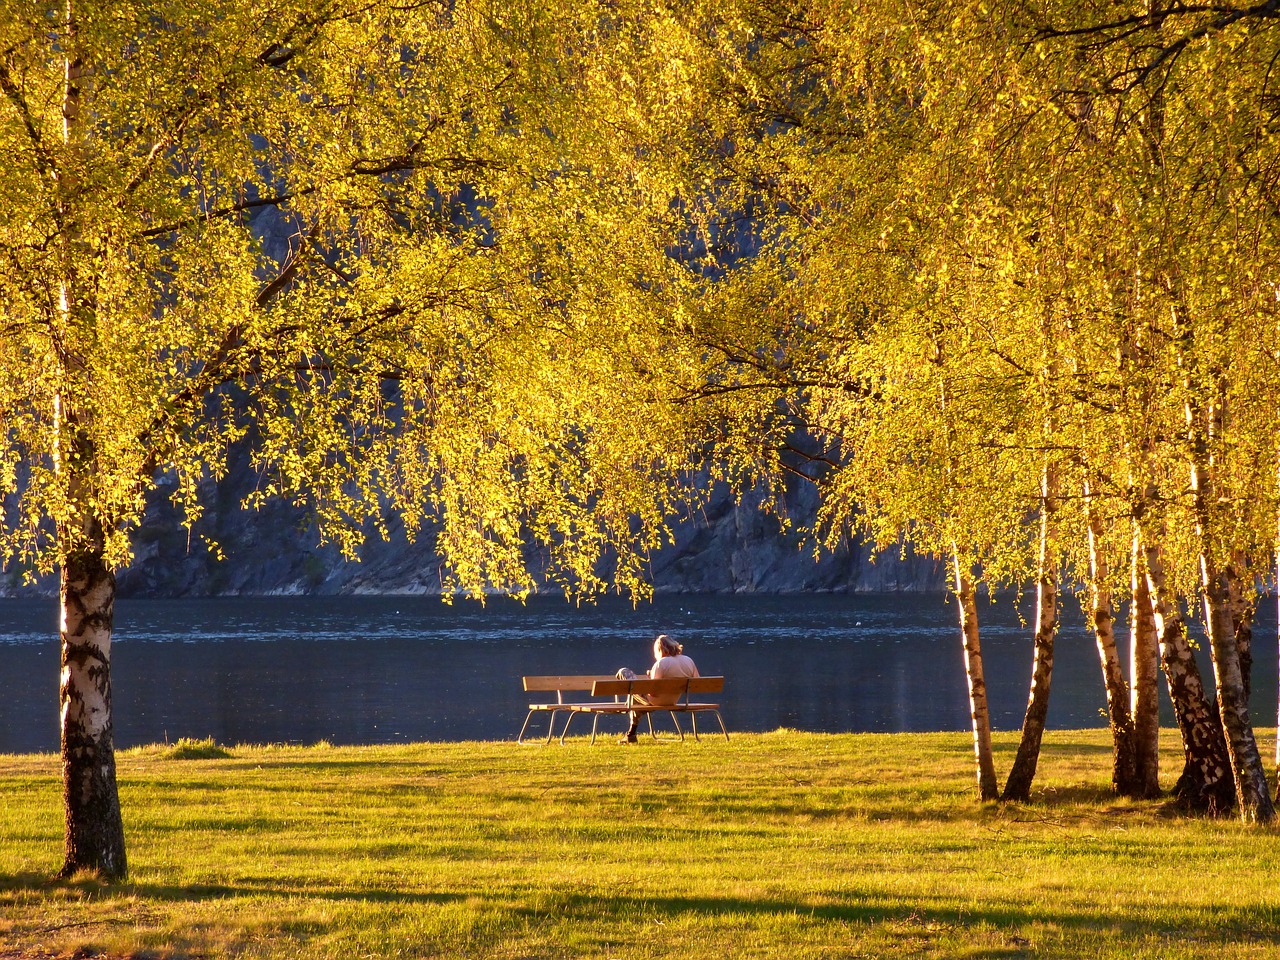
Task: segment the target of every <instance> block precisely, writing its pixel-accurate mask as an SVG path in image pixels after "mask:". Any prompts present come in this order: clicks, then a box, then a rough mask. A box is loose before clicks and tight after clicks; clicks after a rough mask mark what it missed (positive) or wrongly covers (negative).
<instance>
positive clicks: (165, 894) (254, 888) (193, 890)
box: [0, 871, 472, 906]
mask: <svg viewBox="0 0 1280 960" xmlns="http://www.w3.org/2000/svg"><path fill="white" fill-rule="evenodd" d="M59 890H61V891H73V890H74V891H78V892H80V893H81V894H83V895H85V896H94V897H100V896H102V895H103V894H107V895H113V896H120V897H138V898H139V899H142V900H154V901H165V902H172V903H194V902H198V901H201V900H234V899H237V898H239V897H259V898H260V897H263V896H278V897H288V898H301V899H304V900H324V901H331V902H363V903H390V904H394V903H403V904H420V905H432V906H443V905H444V904H448V903H454V902H457V901H459V900H464V899H466V898H467V897H469V896H472V894H469V893H456V892H454V893H442V892H438V893H422V892H406V891H404V890H395V889H390V888H366V889H360V890H344V889H333V888H323V887H321V888H316V887H311V886H308V885H306V884H304V883H299V884H297V885H289V884H286V883H281V882H280V878H278V877H271V878H262V879H260V880H259V879H256V878H252V877H248V878H241V879H240V880H238V881H237V882H235V883H134V882H132V881H129V880H125V881H122V882H112V881H107V880H101V879H99V878H97V877H95V876H93V875H92V874H83V875H77V876H75V877H71V878H59V877H56V876H53V875H51V874H46V873H36V872H34V871H24V872H22V873H15V874H8V875H0V899H2V898H3V895H4V894H8V893H29V892H33V891H34V892H45V893H50V892H54V891H59Z"/></svg>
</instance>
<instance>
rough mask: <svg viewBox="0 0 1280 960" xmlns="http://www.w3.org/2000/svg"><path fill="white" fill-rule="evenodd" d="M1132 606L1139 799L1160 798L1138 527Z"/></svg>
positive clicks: (1150, 626) (1154, 637)
mask: <svg viewBox="0 0 1280 960" xmlns="http://www.w3.org/2000/svg"><path fill="white" fill-rule="evenodd" d="M1130 574H1131V577H1132V583H1131V587H1132V591H1133V606H1132V608H1131V610H1130V624H1129V676H1130V677H1131V678H1132V680H1133V684H1132V687H1131V696H1132V700H1131V705H1130V708H1129V709H1130V714H1131V715H1132V717H1133V745H1134V765H1135V766H1136V768H1137V777H1138V781H1139V791H1140V792H1139V796H1142V797H1145V798H1147V799H1151V798H1154V797H1158V796H1159V795H1160V643H1159V640H1158V632H1157V629H1156V620H1155V612H1154V610H1153V609H1152V602H1151V590H1150V589H1149V587H1148V584H1147V569H1146V558H1145V557H1144V555H1143V549H1142V537H1141V535H1140V534H1139V533H1138V530H1137V526H1136V525H1135V527H1134V533H1133V563H1132V568H1131V571H1130Z"/></svg>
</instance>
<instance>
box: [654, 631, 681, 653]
mask: <svg viewBox="0 0 1280 960" xmlns="http://www.w3.org/2000/svg"><path fill="white" fill-rule="evenodd" d="M656 642H657V644H658V647H659V648H660V649H661V650H662V653H663V656H667V657H674V656H678V655H679V654H681V653H683V652H684V644H681V643H676V642H675V641H674V640H672V639H671V638H670V637H668V636H667V635H666V634H665V633H660V634H658V637H657V641H656Z"/></svg>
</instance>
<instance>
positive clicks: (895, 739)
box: [0, 730, 1280, 960]
mask: <svg viewBox="0 0 1280 960" xmlns="http://www.w3.org/2000/svg"><path fill="white" fill-rule="evenodd" d="M1272 743H1273V741H1272V740H1271V739H1270V737H1266V738H1264V742H1263V743H1262V748H1263V751H1264V756H1266V755H1268V753H1269V751H1271V750H1272V749H1273V747H1272ZM1014 746H1015V735H1012V734H1006V735H1003V736H999V737H998V738H997V747H998V749H999V754H998V762H999V764H1000V769H1001V770H1002V771H1003V770H1007V769H1008V766H1009V763H1010V762H1011V760H1012V753H1013V749H1014ZM1164 746H1165V748H1166V753H1165V756H1164V758H1163V770H1164V772H1165V781H1166V783H1168V782H1171V780H1172V778H1173V776H1174V774H1175V772H1176V771H1177V770H1178V768H1179V760H1178V757H1179V751H1178V748H1177V741H1176V734H1175V732H1174V731H1166V734H1165V740H1164ZM203 752H204V753H208V752H213V753H219V752H221V753H224V754H225V755H224V756H213V757H201V756H199V754H201V753H202V751H199V750H195V751H174V750H172V749H168V748H164V747H152V748H143V749H137V750H128V751H123V752H122V753H121V754H120V756H119V775H120V792H121V799H122V803H123V805H124V811H125V830H126V833H127V835H128V840H129V857H130V866H131V873H130V879H129V881H128V882H127V883H125V884H121V885H106V884H101V883H99V882H98V881H96V880H94V879H92V878H89V877H82V878H77V879H73V880H71V881H67V882H58V881H52V880H50V879H49V878H50V876H51V874H53V873H54V872H55V871H56V870H57V869H58V867H59V865H60V863H61V846H62V813H61V795H60V786H59V781H58V762H57V759H56V758H55V757H52V756H48V755H44V756H0V798H3V800H2V802H0V958H16V957H41V956H50V955H56V956H72V955H74V956H79V957H84V956H90V955H93V954H94V953H106V954H108V955H110V956H112V957H119V956H136V957H156V958H159V957H202V958H204V957H207V958H217V957H291V958H292V957H307V958H328V957H333V958H339V957H341V958H361V957H497V958H509V960H517V958H600V960H607V958H619V960H637V958H645V957H681V958H708V960H710V958H715V960H722V958H730V957H733V958H737V957H785V958H797V960H803V958H817V957H829V958H837V957H842V958H843V957H1088V958H1091V960H1096V958H1107V957H1125V958H1129V957H1215V958H1216V957H1222V958H1234V957H1277V958H1280V834H1277V832H1276V831H1274V830H1270V829H1258V828H1246V827H1243V826H1241V825H1240V824H1239V823H1237V822H1235V821H1233V820H1219V821H1213V820H1202V819H1185V818H1182V817H1179V816H1177V815H1176V814H1174V813H1173V812H1172V811H1171V810H1170V809H1168V807H1167V805H1166V804H1164V803H1161V802H1143V803H1133V802H1128V801H1122V800H1117V799H1115V798H1113V797H1111V796H1110V795H1109V793H1108V791H1107V789H1106V785H1107V778H1108V763H1109V760H1110V750H1109V745H1108V735H1107V733H1106V732H1105V731H1101V730H1096V731H1095V730H1088V731H1075V732H1053V733H1050V734H1049V735H1047V736H1046V739H1045V748H1044V752H1043V754H1042V757H1041V762H1040V773H1039V775H1038V777H1037V781H1036V786H1037V789H1036V791H1035V796H1036V802H1034V803H1032V804H1030V805H1027V806H1007V807H1001V806H996V805H987V806H983V805H980V804H978V803H977V802H975V800H974V799H973V796H974V792H973V787H972V782H973V774H972V760H971V752H970V744H969V738H968V737H967V736H966V735H964V734H956V733H946V734H903V735H883V734H871V735H826V734H803V733H795V732H787V731H779V732H777V733H772V734H757V735H748V734H738V735H735V736H734V738H733V740H732V742H730V743H725V742H724V740H723V739H720V740H716V739H714V738H711V737H708V738H706V739H704V740H703V741H702V742H701V743H693V742H688V743H684V744H670V743H662V744H656V743H652V742H644V741H643V740H642V742H641V743H640V744H639V745H638V746H634V747H627V746H620V745H618V744H616V743H613V742H612V741H609V742H606V743H604V744H597V745H596V746H594V747H591V746H588V745H587V743H586V742H585V740H577V741H570V743H569V745H568V746H565V747H561V746H559V745H558V744H553V745H552V746H550V747H546V746H542V745H540V744H539V745H525V746H519V745H516V744H514V743H509V742H508V743H447V744H417V745H411V746H395V747H330V746H326V745H323V744H322V745H319V746H316V747H307V748H302V747H296V748H295V747H235V748H229V749H227V750H225V751H203ZM191 753H194V754H197V756H195V757H191V756H189V755H185V754H191Z"/></svg>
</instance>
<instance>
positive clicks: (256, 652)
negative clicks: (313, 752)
mask: <svg viewBox="0 0 1280 960" xmlns="http://www.w3.org/2000/svg"><path fill="white" fill-rule="evenodd" d="M1065 606H1066V610H1065V613H1064V617H1063V624H1062V631H1061V635H1060V639H1059V641H1058V650H1057V656H1056V663H1055V673H1054V684H1053V698H1052V705H1051V709H1050V712H1049V724H1050V726H1052V727H1057V728H1074V727H1092V726H1103V725H1105V719H1104V716H1103V709H1104V707H1105V695H1104V691H1103V686H1102V680H1101V674H1100V670H1099V667H1098V657H1097V652H1096V648H1095V646H1094V644H1093V641H1092V638H1091V637H1090V636H1089V635H1088V633H1087V632H1086V630H1085V628H1084V621H1083V618H1082V616H1081V615H1080V611H1079V606H1078V604H1076V603H1075V601H1074V600H1071V599H1068V600H1067V603H1066V605H1065ZM1030 613H1031V605H1030V603H1029V602H1028V603H1025V604H1024V606H1023V609H1022V615H1023V616H1024V617H1027V616H1029V615H1030ZM980 617H981V620H982V642H983V651H984V655H985V659H986V668H987V682H988V692H989V697H990V703H991V711H992V720H993V723H994V724H995V726H996V728H997V729H1016V728H1017V727H1018V726H1019V725H1020V724H1021V722H1022V713H1023V710H1024V709H1025V706H1026V699H1027V684H1028V680H1029V677H1030V670H1031V639H1030V637H1031V630H1030V628H1029V627H1028V626H1027V625H1025V624H1023V623H1021V622H1019V614H1018V610H1017V609H1015V607H1014V606H1013V604H1012V601H1010V600H1002V601H998V602H996V603H995V604H988V603H985V602H983V603H982V604H981V607H980ZM56 624H57V611H56V608H55V605H54V604H53V603H52V602H50V601H18V600H3V601H0V752H28V751H38V750H55V749H56V748H57V744H58V711H57V691H58V642H57V634H56ZM1275 630H1276V618H1275V605H1274V602H1266V603H1264V604H1263V605H1262V608H1261V611H1260V614H1259V617H1258V623H1257V626H1256V631H1255V636H1256V638H1257V639H1256V641H1255V647H1256V649H1257V658H1258V663H1257V666H1256V669H1255V681H1254V686H1255V689H1256V691H1257V692H1256V693H1255V697H1254V719H1255V722H1257V723H1258V724H1260V725H1264V726H1271V725H1273V724H1274V723H1275V709H1276V693H1275V687H1276V679H1275V678H1276V641H1275V637H1276V632H1275ZM659 632H666V633H670V634H672V635H673V636H675V637H676V638H677V639H679V640H680V641H681V642H683V643H684V644H685V648H686V649H685V652H686V653H688V654H689V655H690V656H692V657H693V658H694V660H695V661H697V663H698V666H699V668H700V669H701V671H702V673H703V674H706V675H713V674H723V675H724V676H725V677H726V678H727V679H726V682H725V690H724V694H723V696H722V697H721V698H720V699H721V702H722V703H723V705H724V706H723V711H722V712H723V714H724V718H725V722H726V723H727V724H728V725H729V728H730V730H731V731H732V730H735V729H736V730H772V729H776V728H777V727H780V726H787V727H796V728H799V729H804V730H819V731H905V730H965V729H968V723H969V721H968V699H967V693H966V687H965V678H964V671H963V661H962V656H961V647H960V640H959V631H958V628H957V626H956V616H955V605H954V602H952V601H949V600H947V599H946V598H944V597H943V596H941V595H901V594H895V595H853V596H802V595H792V596H781V597H777V596H774V597H767V596H668V597H659V598H658V599H657V600H656V601H655V602H653V603H651V604H642V605H641V606H640V607H639V608H637V609H633V608H632V607H631V605H630V604H628V603H625V602H618V601H608V602H603V603H600V604H597V605H585V606H582V607H574V606H571V605H569V604H566V603H564V602H563V601H560V600H553V599H546V598H542V599H534V600H531V601H530V602H529V603H528V604H527V605H521V604H519V603H516V602H513V601H508V600H500V599H499V600H490V601H489V603H488V604H487V605H485V606H483V607H482V606H480V605H478V604H476V603H472V602H458V603H456V604H454V605H452V606H449V605H446V604H444V603H442V602H441V601H440V600H439V599H438V598H434V597H433V598H417V597H415V598H409V597H339V598H294V597H290V598H255V599H245V598H232V599H217V600H152V601H122V602H121V603H119V605H118V606H117V611H116V637H115V643H114V645H113V648H112V677H113V681H114V692H115V723H116V743H117V745H118V746H131V745H135V744H142V743H154V742H160V741H164V740H169V741H173V740H176V739H178V738H179V737H195V738H203V737H213V738H214V739H216V740H217V741H218V742H220V743H227V744H235V743H312V742H315V741H317V740H321V739H325V740H329V741H330V742H332V743H336V744H348V743H391V742H399V741H421V740H463V739H494V740H501V739H514V737H515V736H516V734H517V733H518V732H519V729H520V724H521V723H522V722H523V720H524V715H525V707H524V704H525V703H526V702H527V700H526V695H525V694H524V693H523V692H522V690H521V687H520V677H521V676H522V675H524V674H534V673H613V672H614V671H615V670H617V668H618V667H621V666H630V667H632V668H634V669H636V670H643V669H645V668H647V667H648V666H649V663H650V662H651V661H650V656H651V655H650V648H651V646H652V640H653V637H654V635H655V634H657V633H659ZM1203 668H1204V669H1205V670H1208V669H1209V667H1208V663H1207V660H1205V661H1204V663H1203ZM1206 676H1209V674H1206ZM1165 708H1166V716H1165V722H1166V723H1172V712H1171V710H1170V709H1169V708H1168V705H1167V704H1166V705H1165Z"/></svg>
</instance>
